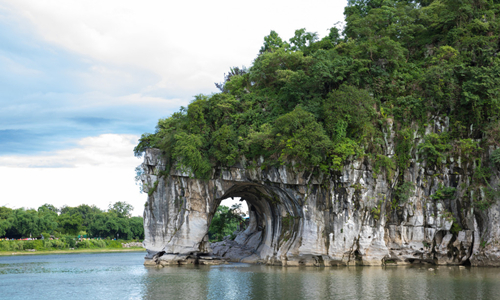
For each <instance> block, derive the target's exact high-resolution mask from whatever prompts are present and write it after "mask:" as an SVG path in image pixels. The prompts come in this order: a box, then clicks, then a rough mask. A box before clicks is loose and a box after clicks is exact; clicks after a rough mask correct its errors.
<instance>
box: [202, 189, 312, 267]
mask: <svg viewBox="0 0 500 300" xmlns="http://www.w3.org/2000/svg"><path fill="white" fill-rule="evenodd" d="M227 198H233V199H235V198H240V201H244V202H246V203H247V206H248V222H247V225H246V227H245V228H244V229H242V230H240V231H239V232H237V234H235V235H234V236H232V238H226V239H224V240H222V241H219V242H214V243H210V249H211V251H212V252H211V253H212V254H213V255H215V256H219V257H222V258H224V259H227V260H229V261H232V262H248V263H256V262H266V263H268V264H269V263H271V264H272V263H273V262H274V263H275V264H278V265H279V264H281V262H282V261H283V260H286V257H287V256H290V255H293V254H292V253H289V250H290V249H292V248H294V246H295V245H296V244H297V243H298V242H299V241H298V240H299V239H298V235H299V234H298V233H299V232H300V226H301V225H300V224H301V222H300V220H301V218H302V210H301V209H300V206H299V203H295V202H294V200H292V198H291V197H289V196H288V194H287V193H286V192H285V191H284V190H282V189H281V188H279V187H273V186H267V185H260V184H254V183H244V184H235V185H233V186H232V187H231V188H229V189H228V190H227V191H226V193H225V194H224V195H222V196H221V197H219V198H216V199H215V201H214V202H215V203H214V207H213V208H212V209H211V211H210V215H209V218H208V221H209V225H210V223H211V222H212V220H213V217H214V214H215V212H216V210H217V207H219V205H221V203H222V202H223V200H224V199H227ZM270 260H271V261H270Z"/></svg>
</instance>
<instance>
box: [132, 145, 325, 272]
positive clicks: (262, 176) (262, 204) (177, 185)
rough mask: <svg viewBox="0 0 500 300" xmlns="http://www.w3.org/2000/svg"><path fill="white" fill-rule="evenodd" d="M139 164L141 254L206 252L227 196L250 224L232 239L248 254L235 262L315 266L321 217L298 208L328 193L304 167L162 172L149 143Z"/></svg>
mask: <svg viewBox="0 0 500 300" xmlns="http://www.w3.org/2000/svg"><path fill="white" fill-rule="evenodd" d="M144 165H145V167H144V170H145V171H146V172H145V174H143V175H142V179H143V182H144V191H145V192H148V194H149V195H150V196H149V197H148V202H147V203H146V207H145V213H144V218H145V219H144V224H145V225H144V226H145V241H146V247H147V250H148V256H147V259H148V258H153V256H154V255H156V254H157V253H162V260H163V261H168V262H169V263H171V262H174V261H176V260H177V261H182V260H185V257H186V255H189V254H193V253H209V252H211V249H210V248H209V243H208V236H207V234H208V228H209V225H210V222H211V219H212V217H213V215H214V213H215V210H216V208H217V207H218V206H219V204H220V202H221V201H222V200H223V199H226V198H231V197H241V198H242V199H244V200H245V201H247V203H248V206H249V215H250V224H249V226H248V228H247V229H246V230H244V231H243V232H242V233H240V234H239V235H238V236H237V238H236V241H237V242H238V243H239V244H241V245H243V246H247V248H248V247H250V248H252V249H253V251H252V252H253V253H252V255H249V256H246V257H241V261H246V262H265V263H268V264H279V265H281V264H286V265H299V264H304V265H317V264H322V262H323V261H324V257H323V256H327V252H328V250H327V247H328V242H327V240H328V237H327V236H326V238H325V232H326V231H325V230H324V229H325V226H324V224H323V220H311V219H310V216H308V215H307V214H305V212H309V215H310V213H311V212H310V211H309V210H311V209H312V210H315V209H316V208H317V207H326V206H327V202H328V200H329V196H328V192H327V189H326V188H320V187H319V181H318V180H317V178H316V177H314V176H313V175H312V174H310V173H306V172H287V170H286V169H285V168H281V169H276V168H272V169H270V170H269V171H267V172H266V171H263V170H261V169H260V168H256V169H244V168H239V167H232V168H228V169H224V170H218V171H219V172H220V173H219V174H214V175H213V176H212V177H213V179H210V180H200V179H195V178H190V177H189V176H188V174H183V173H181V172H179V171H175V170H174V171H172V172H171V173H170V174H169V175H168V176H161V175H160V174H165V170H164V168H165V163H164V162H163V161H162V158H161V155H160V152H159V151H158V150H155V149H149V150H148V151H147V152H146V155H145V159H144ZM214 173H215V172H214ZM311 204H312V205H311ZM318 221H319V222H318ZM318 225H319V226H318ZM163 253H164V254H163Z"/></svg>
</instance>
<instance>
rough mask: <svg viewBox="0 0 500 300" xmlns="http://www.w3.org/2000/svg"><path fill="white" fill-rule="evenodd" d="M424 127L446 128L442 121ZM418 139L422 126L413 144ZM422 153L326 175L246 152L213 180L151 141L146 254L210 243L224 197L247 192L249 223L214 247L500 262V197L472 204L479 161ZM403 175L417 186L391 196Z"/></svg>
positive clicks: (367, 261) (254, 256)
mask: <svg viewBox="0 0 500 300" xmlns="http://www.w3.org/2000/svg"><path fill="white" fill-rule="evenodd" d="M436 124H439V122H436ZM427 130H428V132H430V131H439V130H446V129H445V128H439V125H436V127H429V128H428V129H427ZM391 136H392V135H391V133H390V127H389V132H388V134H387V135H386V155H387V156H388V157H391V156H392V155H394V149H393V148H394V146H393V142H392V137H391ZM419 140H420V139H419V137H418V136H416V135H415V136H414V145H417V144H418V143H419ZM493 150H494V149H493V148H490V149H489V150H488V151H485V152H487V153H486V154H485V155H488V153H491V152H492V151H493ZM419 161H421V160H420V159H419V157H418V154H417V151H415V149H414V150H413V151H412V159H411V164H410V167H409V168H408V169H406V170H395V172H394V173H393V174H392V173H391V174H390V176H391V177H390V178H388V175H387V174H388V173H390V172H381V171H380V170H378V172H376V171H375V170H374V169H375V168H374V166H372V164H371V163H369V161H368V160H367V159H361V160H352V161H350V162H346V165H345V167H344V168H343V171H342V172H339V173H338V174H335V175H328V176H326V175H324V174H322V173H321V172H319V171H318V172H315V173H310V172H308V171H301V170H298V169H296V168H295V167H285V166H281V167H279V168H274V167H265V168H261V166H262V164H263V161H261V162H260V164H258V165H257V166H256V167H252V168H250V167H248V166H245V162H241V163H239V164H237V165H235V166H233V167H231V168H224V169H220V168H217V169H213V170H212V176H211V179H210V180H200V179H195V178H190V177H189V175H188V174H183V173H181V172H180V171H176V170H175V169H172V170H165V162H164V161H163V160H162V158H161V155H160V151H159V150H156V149H148V150H147V151H146V154H145V157H144V163H143V168H144V170H145V173H144V174H143V175H142V180H143V184H144V190H145V191H146V192H149V194H150V196H149V197H148V201H147V203H146V207H145V210H144V228H145V245H146V248H147V250H148V256H147V258H146V263H155V262H156V263H158V262H160V261H163V262H165V263H176V262H180V261H183V260H185V258H186V256H187V255H189V254H193V253H211V252H212V249H210V244H209V243H208V237H207V232H208V228H209V225H210V221H211V219H212V216H213V214H214V212H215V210H216V208H217V206H218V205H219V204H220V202H221V200H223V199H225V198H229V197H241V198H242V199H244V200H246V201H247V203H248V206H249V211H250V225H249V226H248V228H247V229H246V230H245V231H244V232H242V233H240V234H239V235H238V236H237V238H236V239H235V241H234V242H232V243H231V244H230V245H225V248H224V249H220V245H219V246H218V247H219V248H218V249H215V250H216V251H215V252H216V254H219V255H224V256H226V257H229V258H231V259H232V260H235V261H242V262H261V263H267V264H276V265H286V266H297V265H325V266H329V265H339V264H340V265H347V264H349V265H350V264H361V265H382V264H398V265H400V264H410V263H422V262H427V263H433V264H451V265H458V264H471V265H473V266H500V244H499V241H500V224H499V222H500V207H499V205H498V204H496V203H493V204H492V205H491V206H489V207H488V208H487V209H484V210H479V209H477V208H475V206H474V205H472V203H471V200H470V199H476V201H481V199H483V198H484V197H485V195H484V193H481V189H471V188H470V185H471V178H472V176H473V174H474V172H475V169H476V167H477V166H476V165H475V164H474V162H473V161H471V162H466V161H465V160H464V159H463V158H461V157H460V156H458V157H454V158H453V157H452V158H448V160H447V161H446V162H444V163H443V164H442V166H441V167H427V166H426V161H425V160H423V161H422V162H419ZM491 171H492V176H491V179H490V180H489V184H490V185H491V186H498V184H499V177H500V174H499V171H498V169H497V168H496V167H495V166H491ZM401 172H402V173H403V174H400V173H401ZM160 174H163V175H160ZM401 175H402V176H401ZM398 178H404V181H405V182H407V183H408V186H412V187H413V188H412V189H409V192H408V197H407V200H405V201H395V200H394V199H395V195H394V193H395V190H396V188H397V184H398ZM446 187H454V188H456V190H455V192H454V194H453V195H452V196H449V197H444V196H443V197H433V198H431V197H430V196H431V195H434V194H435V193H436V192H438V191H439V190H440V189H443V188H446ZM230 246H232V248H233V250H231V248H230ZM153 258H154V261H155V262H153V260H152V259H153Z"/></svg>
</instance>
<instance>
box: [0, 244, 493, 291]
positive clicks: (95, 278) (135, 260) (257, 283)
mask: <svg viewBox="0 0 500 300" xmlns="http://www.w3.org/2000/svg"><path fill="white" fill-rule="evenodd" d="M144 254H145V253H142V252H129V253H98V254H66V255H32V256H31V255H26V256H1V257H0V299H92V300H93V299H217V300H222V299H500V269H497V268H458V267H438V268H436V269H435V270H433V271H432V270H431V271H429V267H428V266H427V267H385V268H384V267H333V268H309V267H307V268H306V267H300V268H297V267H295V268H282V267H267V266H260V265H247V264H229V265H221V266H181V267H177V266H174V267H166V268H161V269H157V268H151V267H147V268H146V267H144V266H143V265H142V264H143V261H144V259H143V258H144Z"/></svg>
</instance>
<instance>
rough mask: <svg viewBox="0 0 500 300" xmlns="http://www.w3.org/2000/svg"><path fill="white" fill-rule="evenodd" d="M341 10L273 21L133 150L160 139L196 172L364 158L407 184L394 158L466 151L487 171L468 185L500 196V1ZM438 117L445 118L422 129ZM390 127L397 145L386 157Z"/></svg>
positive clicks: (353, 4)
mask: <svg viewBox="0 0 500 300" xmlns="http://www.w3.org/2000/svg"><path fill="white" fill-rule="evenodd" d="M344 15H345V27H344V28H343V30H342V31H341V30H339V29H337V28H336V27H332V28H331V29H330V33H329V35H328V36H325V37H323V38H321V39H319V38H318V36H317V35H316V34H315V33H311V32H307V31H306V30H305V29H299V30H297V31H296V32H295V35H294V36H293V37H292V38H291V39H290V40H288V41H285V40H283V39H282V38H281V37H280V36H279V34H278V33H276V32H275V31H271V33H270V34H269V35H268V36H266V37H265V38H264V44H263V46H262V48H261V49H260V51H259V53H258V54H257V57H256V58H255V60H254V62H253V65H252V66H251V67H250V68H244V67H243V68H239V67H233V68H231V69H230V71H229V72H228V74H227V75H225V76H224V81H223V82H222V83H217V84H216V86H217V87H218V88H219V89H220V92H219V93H215V94H212V95H197V96H195V98H194V100H193V101H192V102H191V103H190V104H189V105H188V106H187V107H186V108H185V107H181V109H180V111H179V112H176V113H174V114H173V115H171V116H170V117H168V118H165V119H160V120H159V121H158V125H157V126H156V131H155V132H154V133H145V134H143V135H142V137H141V139H140V141H139V144H138V145H137V146H136V148H135V150H134V151H135V154H136V155H138V156H140V155H142V153H143V152H144V151H145V150H146V149H147V148H151V147H154V148H159V149H161V150H163V153H164V155H165V157H166V158H167V162H168V164H169V166H174V165H175V166H176V167H177V168H179V169H181V170H183V171H187V172H190V173H191V174H192V176H195V177H197V178H209V177H210V176H212V172H211V170H212V168H214V167H223V168H224V167H229V166H231V165H234V164H235V163H237V162H243V163H244V164H246V166H247V167H250V168H251V167H252V166H257V165H258V164H257V161H258V160H259V158H260V157H263V158H264V161H265V165H264V166H261V167H262V168H266V167H268V166H279V165H288V164H293V165H295V166H296V167H298V168H308V169H310V170H311V171H314V172H317V171H322V172H324V173H329V174H332V175H335V174H339V173H338V172H339V171H341V169H342V168H343V166H344V165H345V163H346V161H347V160H352V159H362V158H363V159H367V160H369V161H371V163H372V165H373V166H374V171H375V172H376V173H379V172H384V173H385V174H387V176H388V177H392V176H394V174H399V176H400V178H399V183H398V184H399V185H403V184H404V178H403V177H402V176H403V175H402V174H403V172H399V173H397V172H395V170H397V169H406V168H407V167H409V165H410V163H411V158H412V157H416V156H418V157H419V158H420V159H422V160H425V161H426V162H427V164H428V165H427V167H429V168H433V167H438V166H440V165H442V164H446V163H449V158H450V157H454V156H458V155H460V156H461V157H462V159H463V160H464V159H465V160H468V161H469V162H471V163H474V164H475V165H476V166H477V165H479V166H480V170H482V173H481V174H484V176H475V177H474V178H473V179H474V181H473V184H472V185H471V187H472V188H478V189H484V190H486V192H487V194H488V193H489V194H488V195H492V197H490V199H493V198H495V197H498V193H499V192H498V187H491V186H490V185H489V178H490V177H491V174H492V173H491V168H493V167H495V164H494V161H491V159H490V158H488V156H487V155H483V154H484V153H485V151H486V150H485V149H489V147H490V146H493V148H494V149H498V147H499V146H500V121H499V116H500V57H499V52H500V44H499V43H500V42H499V34H498V33H499V32H500V1H499V0H463V1H454V0H434V1H433V0H420V1H418V0H416V1H409V0H349V1H348V5H347V7H346V8H345V11H344ZM439 124H441V125H443V124H446V125H447V126H446V127H447V129H446V130H444V131H440V130H438V132H437V133H433V134H430V135H426V128H429V127H434V128H436V127H437V126H438V125H439ZM389 129H391V130H392V131H393V132H395V136H394V140H395V143H396V145H395V152H396V153H394V155H391V156H390V157H387V156H386V154H387V153H388V147H389V146H388V144H387V134H388V132H389ZM417 135H419V136H423V138H422V141H420V142H422V143H415V142H414V139H413V138H414V136H417ZM417 154H418V155H417ZM491 157H493V159H496V158H495V157H497V158H498V157H500V151H499V150H496V152H495V153H494V154H493V156H491ZM497 160H499V161H500V159H497ZM498 164H500V163H498V162H497V163H496V167H498ZM481 168H482V169H481ZM495 193H496V194H495ZM473 194H476V195H477V194H479V193H473ZM474 201H475V200H474V199H471V202H474ZM483 204H484V203H483ZM483 204H478V205H479V206H481V207H483V208H484V206H483ZM487 205H488V204H487V203H486V206H487Z"/></svg>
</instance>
